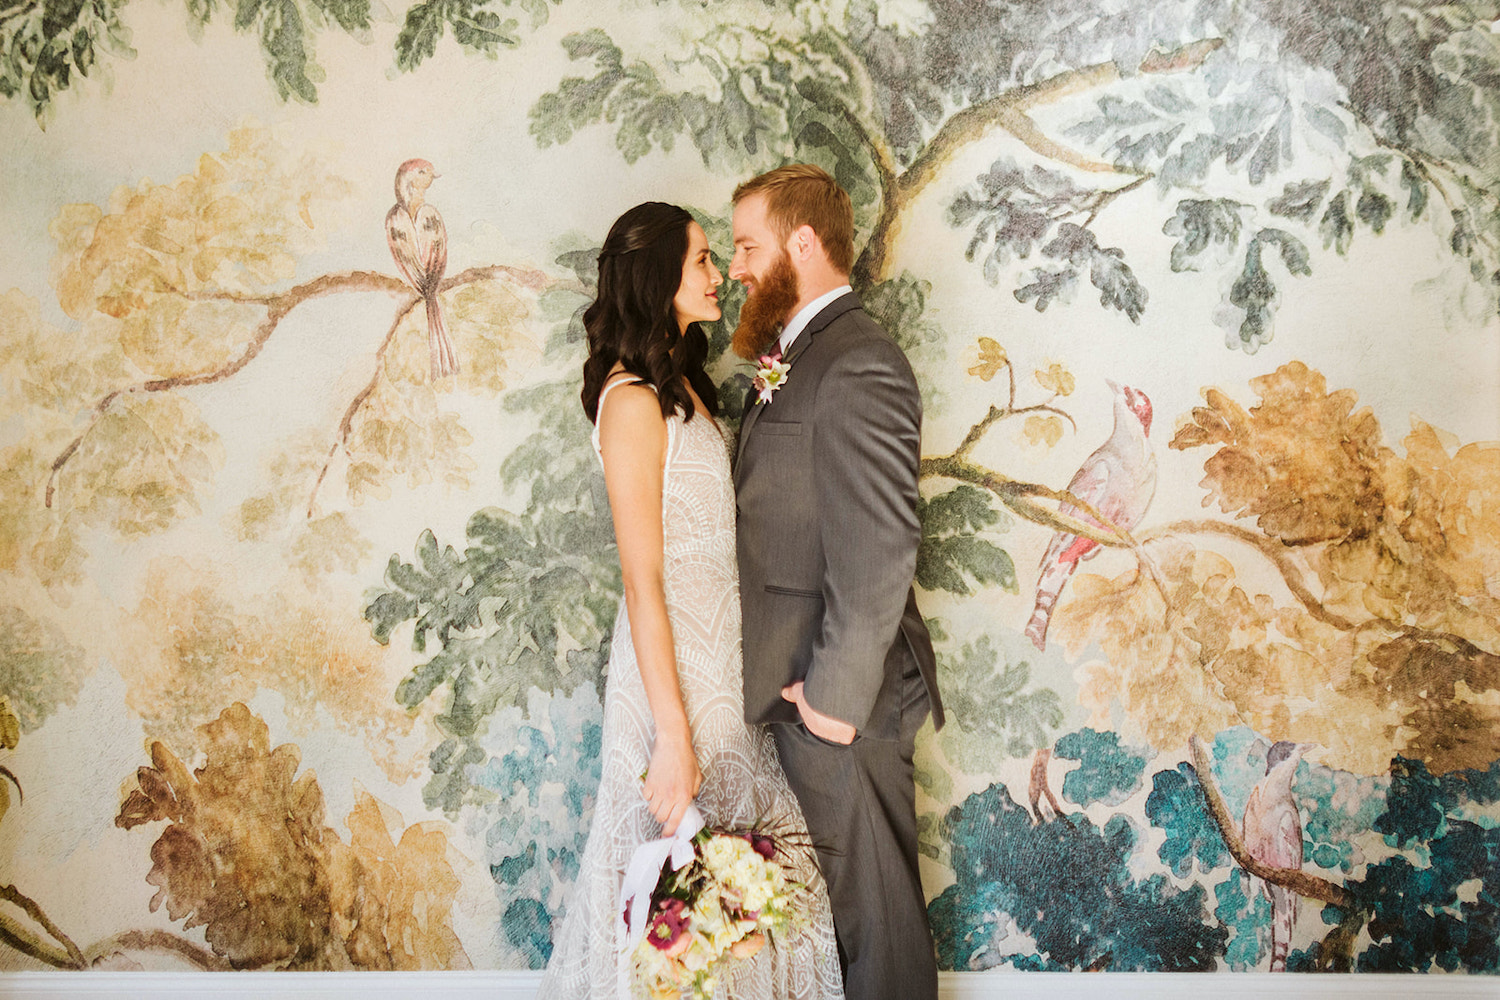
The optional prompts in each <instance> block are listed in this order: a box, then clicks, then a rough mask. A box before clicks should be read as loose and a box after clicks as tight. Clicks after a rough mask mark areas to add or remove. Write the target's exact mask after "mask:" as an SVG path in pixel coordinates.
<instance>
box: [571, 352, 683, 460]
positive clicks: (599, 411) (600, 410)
mask: <svg viewBox="0 0 1500 1000" xmlns="http://www.w3.org/2000/svg"><path fill="white" fill-rule="evenodd" d="M618 385H644V386H645V387H646V388H648V389H650V390H651V391H652V392H655V391H656V386H654V385H652V384H651V383H650V382H646V381H643V380H641V379H638V378H636V377H635V376H634V375H632V374H630V373H629V372H619V373H618V374H615V375H611V376H610V378H609V380H608V381H607V382H605V383H604V387H603V388H602V389H600V390H599V405H598V407H597V408H596V409H595V410H594V433H593V436H592V440H593V442H594V454H595V455H597V456H599V461H600V462H601V463H602V462H603V461H604V455H603V452H602V451H601V449H600V447H599V424H600V422H601V421H602V420H603V419H604V397H605V396H608V395H609V393H610V390H611V389H613V388H615V386H618ZM681 422H682V418H681V417H678V416H677V415H676V414H673V415H672V416H671V417H669V418H667V463H668V464H671V461H672V445H673V444H675V443H676V441H677V434H676V431H677V425H678V424H680V423H681Z"/></svg>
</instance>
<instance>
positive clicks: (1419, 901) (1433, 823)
mask: <svg viewBox="0 0 1500 1000" xmlns="http://www.w3.org/2000/svg"><path fill="white" fill-rule="evenodd" d="M1497 778H1500V764H1496V765H1492V766H1491V767H1490V768H1489V769H1488V770H1485V771H1455V772H1451V773H1449V774H1445V775H1442V776H1437V775H1434V774H1432V773H1431V772H1429V771H1428V770H1427V768H1426V767H1425V766H1424V765H1423V764H1422V763H1421V762H1420V761H1416V760H1410V759H1407V758H1405V757H1397V758H1396V759H1395V760H1394V761H1392V762H1391V787H1390V792H1389V794H1388V796H1387V800H1386V811H1385V812H1384V813H1383V814H1381V816H1380V817H1379V818H1378V819H1377V820H1376V823H1375V828H1376V829H1377V830H1379V831H1380V832H1381V833H1383V834H1385V836H1386V839H1387V842H1389V843H1390V844H1392V845H1393V846H1399V847H1403V848H1405V850H1404V851H1403V852H1402V853H1400V854H1396V855H1393V856H1392V857H1390V858H1387V859H1385V860H1384V861H1381V862H1380V863H1378V864H1373V865H1371V866H1370V867H1369V868H1368V869H1367V870H1366V871H1365V874H1364V878H1362V879H1358V880H1352V881H1350V882H1349V883H1348V887H1349V889H1350V890H1351V891H1352V892H1353V893H1354V895H1355V897H1356V898H1357V899H1358V900H1359V904H1360V906H1361V907H1363V908H1364V909H1365V910H1366V911H1367V912H1368V914H1369V921H1368V929H1369V935H1370V940H1371V943H1370V946H1369V947H1368V948H1366V949H1365V950H1364V951H1363V952H1362V953H1361V954H1360V955H1359V958H1358V961H1357V965H1356V967H1357V969H1358V970H1359V971H1361V972H1426V971H1429V970H1431V969H1441V970H1444V971H1450V972H1451V971H1458V970H1463V971H1467V972H1489V973H1495V972H1500V828H1497V827H1495V826H1494V824H1493V822H1492V821H1490V822H1486V823H1483V824H1481V823H1479V822H1476V821H1475V820H1474V819H1472V818H1469V815H1468V814H1469V810H1471V809H1472V808H1473V807H1474V806H1479V805H1488V804H1490V803H1492V802H1494V790H1495V787H1496V781H1497ZM1424 856H1425V859H1426V860H1425V863H1422V859H1423V857H1424ZM1413 859H1415V860H1416V863H1413ZM1460 887H1466V888H1467V891H1466V892H1465V893H1464V894H1463V895H1464V896H1473V897H1474V898H1473V899H1472V900H1468V899H1463V898H1461V897H1460V893H1459V889H1460ZM1329 918H1330V914H1328V913H1326V912H1325V916H1324V919H1325V920H1327V919H1329ZM1312 958H1315V954H1312V955H1309V956H1308V961H1311V960H1312Z"/></svg>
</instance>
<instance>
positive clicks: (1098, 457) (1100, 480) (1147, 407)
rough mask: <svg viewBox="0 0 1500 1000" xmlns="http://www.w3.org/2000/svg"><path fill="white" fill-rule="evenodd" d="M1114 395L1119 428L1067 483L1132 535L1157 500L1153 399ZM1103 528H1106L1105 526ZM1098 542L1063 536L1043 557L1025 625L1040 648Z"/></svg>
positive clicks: (1122, 389) (1123, 392)
mask: <svg viewBox="0 0 1500 1000" xmlns="http://www.w3.org/2000/svg"><path fill="white" fill-rule="evenodd" d="M1109 387H1110V388H1111V389H1112V390H1114V394H1115V429H1114V433H1112V434H1110V436H1109V440H1108V441H1105V442H1104V444H1102V445H1100V446H1099V448H1098V449H1097V450H1095V452H1094V453H1093V454H1092V455H1090V456H1089V457H1088V458H1086V459H1084V462H1083V465H1082V466H1080V467H1079V469H1078V471H1077V472H1076V473H1074V474H1073V479H1072V481H1071V482H1069V483H1068V492H1069V493H1071V494H1072V495H1073V496H1075V497H1077V498H1078V499H1079V500H1082V501H1083V502H1084V503H1087V504H1089V505H1090V506H1091V507H1093V508H1094V510H1096V511H1098V512H1099V514H1100V515H1102V516H1103V517H1104V518H1106V519H1107V520H1108V521H1109V522H1110V524H1112V525H1114V526H1115V527H1116V528H1120V529H1122V530H1125V531H1129V530H1130V529H1131V528H1134V527H1135V526H1136V525H1137V524H1139V523H1140V520H1141V518H1142V517H1144V516H1145V515H1146V508H1147V507H1149V506H1151V498H1152V497H1153V496H1155V495H1156V456H1155V455H1154V454H1153V453H1152V451H1151V442H1150V441H1148V440H1147V435H1149V434H1150V433H1151V400H1149V399H1147V398H1146V394H1145V393H1144V392H1141V391H1140V390H1139V389H1133V388H1131V387H1130V386H1128V385H1127V386H1122V385H1117V384H1116V383H1114V382H1110V383H1109ZM1058 509H1059V511H1060V512H1061V513H1063V514H1066V515H1068V516H1070V517H1073V518H1076V519H1077V520H1080V521H1083V522H1084V523H1086V524H1098V523H1099V522H1098V521H1097V520H1095V519H1094V517H1093V516H1092V515H1091V514H1089V513H1088V512H1087V511H1084V510H1082V509H1080V508H1079V507H1077V506H1076V505H1074V504H1071V503H1064V504H1062V505H1061V507H1059V508H1058ZM1101 527H1102V525H1101ZM1098 549H1099V543H1098V542H1096V541H1094V540H1093V539H1092V538H1084V537H1082V536H1080V535H1074V534H1070V533H1068V532H1065V531H1059V532H1057V533H1056V534H1055V535H1053V536H1052V543H1051V544H1050V545H1048V546H1047V552H1046V554H1044V555H1043V556H1042V562H1041V575H1040V578H1039V579H1038V580H1037V585H1036V607H1035V609H1034V610H1033V611H1032V612H1031V620H1030V621H1028V622H1027V623H1026V635H1027V637H1028V638H1029V639H1031V641H1032V643H1034V644H1035V645H1036V648H1037V649H1046V648H1047V626H1048V625H1049V624H1050V623H1051V621H1052V609H1053V608H1055V607H1056V606H1057V598H1058V596H1059V595H1060V594H1061V593H1062V589H1063V587H1064V586H1065V585H1066V584H1067V582H1068V579H1069V578H1070V577H1072V575H1073V573H1074V571H1075V570H1077V569H1078V564H1079V562H1081V561H1082V560H1084V559H1087V558H1089V557H1090V556H1092V555H1094V554H1095V553H1096V552H1097V551H1098Z"/></svg>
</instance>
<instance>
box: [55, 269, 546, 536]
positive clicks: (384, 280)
mask: <svg viewBox="0 0 1500 1000" xmlns="http://www.w3.org/2000/svg"><path fill="white" fill-rule="evenodd" d="M501 277H505V278H509V279H511V280H513V281H515V282H516V283H517V284H519V285H522V286H523V287H526V288H529V289H532V290H537V289H540V288H543V287H545V286H546V284H547V276H546V275H545V274H543V273H542V272H540V271H536V270H532V269H529V268H517V267H511V266H509V265H505V264H492V265H487V266H483V267H471V268H469V269H467V270H465V271H462V272H460V273H459V274H456V275H454V276H453V277H451V278H448V279H446V280H444V281H443V283H442V284H441V285H440V286H439V290H440V291H449V290H451V289H453V288H457V287H459V286H461V285H466V284H470V283H472V282H476V281H484V280H488V279H492V278H501ZM342 292H386V293H387V294H390V295H394V296H400V297H402V298H404V299H405V300H406V302H405V304H404V305H403V308H405V309H409V308H410V307H411V305H412V304H413V303H415V302H417V301H419V300H420V296H418V295H417V293H416V292H415V291H413V290H412V288H411V286H410V285H408V284H406V282H404V281H402V280H401V279H400V278H395V277H392V276H390V275H387V274H380V273H379V272H376V271H345V272H341V273H338V274H325V275H322V276H320V277H317V278H314V279H313V280H311V281H308V282H306V283H304V284H301V285H297V286H295V287H293V288H290V289H288V290H287V291H285V292H282V293H281V294H279V295H273V296H266V297H253V298H247V297H242V296H236V295H234V294H232V293H206V294H203V295H189V296H186V297H188V298H197V299H201V300H205V301H231V302H239V303H242V304H245V305H263V306H265V307H266V316H265V318H264V319H262V320H261V321H260V323H258V324H257V325H256V327H255V332H254V333H253V334H252V335H251V337H250V341H249V343H248V344H246V346H245V349H244V350H243V351H241V352H240V354H239V355H238V356H237V357H235V358H234V359H233V360H232V361H230V362H229V363H228V364H226V365H223V366H222V367H219V368H216V369H214V370H212V371H208V372H200V373H197V374H194V375H176V376H172V377H169V378H157V379H148V380H147V381H144V382H138V383H136V384H134V385H129V386H125V387H124V388H121V389H116V390H114V391H112V392H109V393H107V394H105V395H104V396H103V397H102V398H101V399H100V400H99V401H98V402H97V403H95V404H94V406H93V409H92V415H91V416H90V418H89V422H88V424H87V425H86V426H85V427H84V429H83V430H82V431H81V432H79V434H78V436H77V437H75V438H74V439H73V440H72V442H71V443H69V445H68V446H67V447H66V448H64V449H63V450H62V452H61V453H59V454H58V456H57V458H56V459H54V460H53V462H52V470H51V472H50V473H49V474H48V476H47V491H46V495H45V498H44V504H45V506H47V507H51V506H52V500H53V497H54V495H55V492H56V487H57V477H58V474H59V473H60V472H61V471H62V468H63V466H65V465H67V464H68V461H69V460H70V459H71V458H72V457H73V455H74V454H75V453H76V452H77V451H78V448H79V446H80V445H81V444H83V441H84V438H86V437H87V436H88V434H89V432H90V431H92V430H93V429H94V427H95V426H97V425H98V423H99V421H100V420H101V419H103V417H104V415H105V413H107V412H108V411H109V408H110V406H111V405H113V404H114V402H115V400H117V399H119V398H120V397H121V396H124V395H134V394H137V393H152V392H167V391H170V390H172V389H185V388H189V387H192V386H198V385H209V384H211V383H214V382H222V381H223V380H224V379H227V378H230V377H232V376H233V375H236V374H238V373H239V372H240V371H241V370H242V369H243V368H244V367H245V366H246V365H248V364H249V363H250V362H251V361H254V360H255V358H256V356H257V355H259V354H260V352H261V350H262V349H263V348H264V347H265V346H266V342H267V341H268V340H270V339H271V335H272V334H273V333H275V332H276V329H277V327H278V326H279V325H280V323H281V321H282V320H283V319H284V318H285V317H286V315H287V314H288V313H290V312H291V311H292V310H293V309H295V308H296V307H297V306H299V305H302V304H303V303H304V302H308V301H310V300H312V299H316V298H321V297H323V296H325V295H334V294H338V293H342Z"/></svg>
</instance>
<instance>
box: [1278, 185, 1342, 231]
mask: <svg viewBox="0 0 1500 1000" xmlns="http://www.w3.org/2000/svg"><path fill="white" fill-rule="evenodd" d="M1331 183H1332V182H1330V181H1329V180H1327V179H1326V178H1325V179H1323V180H1307V181H1299V182H1296V183H1289V184H1287V185H1286V186H1285V187H1284V188H1282V191H1281V196H1280V197H1279V198H1273V199H1272V200H1271V201H1270V202H1268V203H1267V204H1266V208H1267V209H1269V210H1270V212H1271V214H1272V215H1279V216H1281V217H1282V218H1286V219H1295V220H1297V221H1298V222H1307V221H1309V220H1310V219H1312V217H1313V216H1314V215H1316V214H1317V212H1318V207H1319V206H1320V205H1322V204H1323V198H1324V197H1325V196H1326V195H1327V194H1328V188H1329V187H1330V186H1331Z"/></svg>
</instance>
